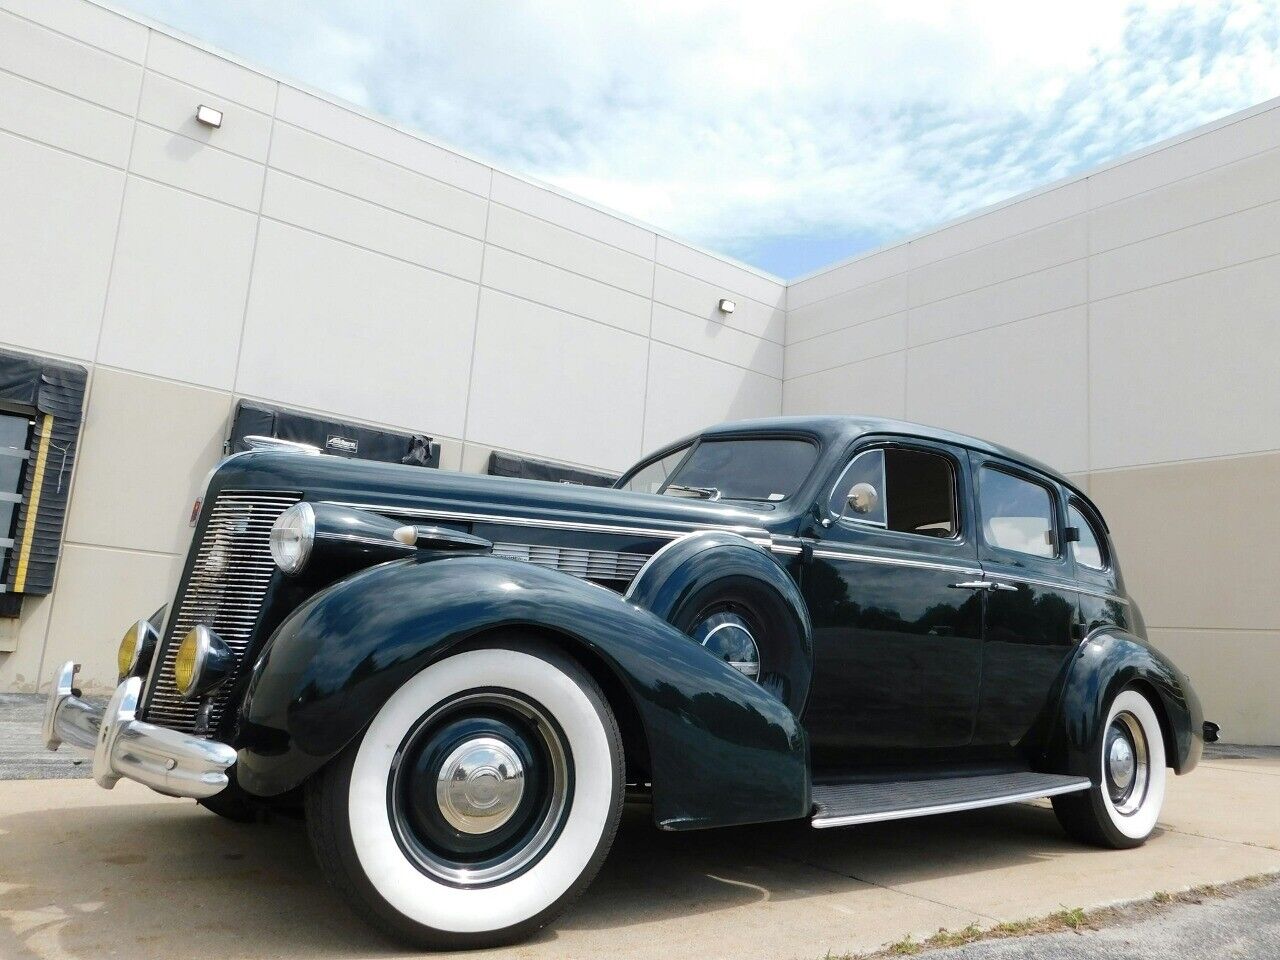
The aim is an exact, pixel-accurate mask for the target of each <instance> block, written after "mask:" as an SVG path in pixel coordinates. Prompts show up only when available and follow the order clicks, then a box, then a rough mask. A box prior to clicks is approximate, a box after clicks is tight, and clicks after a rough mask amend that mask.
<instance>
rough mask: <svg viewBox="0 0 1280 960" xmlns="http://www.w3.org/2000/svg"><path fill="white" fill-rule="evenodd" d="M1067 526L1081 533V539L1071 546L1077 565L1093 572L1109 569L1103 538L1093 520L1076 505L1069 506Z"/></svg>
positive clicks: (1070, 504)
mask: <svg viewBox="0 0 1280 960" xmlns="http://www.w3.org/2000/svg"><path fill="white" fill-rule="evenodd" d="M1067 525H1068V526H1071V527H1075V528H1076V529H1077V530H1079V531H1080V539H1079V540H1077V541H1076V542H1075V543H1073V544H1071V555H1072V556H1073V557H1075V560H1076V563H1078V564H1080V565H1081V566H1083V567H1089V568H1091V569H1093V570H1105V569H1107V555H1106V552H1105V551H1104V548H1103V546H1102V544H1103V538H1102V536H1101V535H1099V533H1098V528H1097V526H1096V525H1095V524H1094V522H1093V520H1092V518H1090V517H1089V515H1088V514H1086V513H1085V512H1084V511H1083V510H1081V509H1080V508H1079V507H1077V506H1076V505H1075V503H1069V504H1067Z"/></svg>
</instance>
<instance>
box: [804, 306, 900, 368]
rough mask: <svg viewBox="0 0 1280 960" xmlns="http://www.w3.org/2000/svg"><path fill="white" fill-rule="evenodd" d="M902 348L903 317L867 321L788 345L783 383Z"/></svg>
mask: <svg viewBox="0 0 1280 960" xmlns="http://www.w3.org/2000/svg"><path fill="white" fill-rule="evenodd" d="M906 345H907V315H906V314H905V313H896V314H893V315H892V316H888V317H880V318H879V319H878V320H868V321H867V322H865V323H860V324H858V325H857V326H854V327H846V328H845V329H843V330H837V331H836V332H835V333H828V334H825V335H824V336H821V337H812V338H811V339H808V340H802V341H800V342H799V343H793V344H791V345H790V346H789V347H787V379H791V378H792V377H803V376H805V375H807V374H810V373H818V372H819V371H822V370H830V369H832V368H834V367H842V366H846V365H847V364H850V363H856V362H857V361H859V360H866V359H867V358H869V357H878V356H881V355H883V354H886V353H894V352H895V351H898V350H902V349H904V348H905V347H906Z"/></svg>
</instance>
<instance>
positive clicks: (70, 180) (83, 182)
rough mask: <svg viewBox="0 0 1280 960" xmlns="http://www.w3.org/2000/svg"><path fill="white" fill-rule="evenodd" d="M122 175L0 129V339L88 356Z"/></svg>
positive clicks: (94, 340)
mask: <svg viewBox="0 0 1280 960" xmlns="http://www.w3.org/2000/svg"><path fill="white" fill-rule="evenodd" d="M123 187H124V174H123V173H121V172H120V171H119V170H112V169H109V168H107V167H103V166H100V165H99V164H96V163H91V162H89V161H88V160H82V159H80V158H79V157H73V156H71V155H69V154H66V153H62V152H60V151H58V150H52V149H50V148H49V147H42V146H40V145H38V144H34V143H29V142H27V141H25V140H20V139H18V138H17V137H12V136H9V135H8V134H4V133H0V210H3V211H4V229H3V230H0V342H5V343H12V344H15V345H17V346H23V347H30V348H32V349H34V350H45V351H48V352H50V353H57V354H61V355H63V356H71V357H78V358H84V359H92V358H93V354H94V350H95V349H96V348H97V343H98V327H99V325H100V324H101V322H102V306H103V301H104V299H105V297H106V293H107V273H108V271H109V270H110V266H111V250H112V246H113V243H114V240H115V231H116V222H117V220H118V218H119V215H120V195H121V191H122V190H123Z"/></svg>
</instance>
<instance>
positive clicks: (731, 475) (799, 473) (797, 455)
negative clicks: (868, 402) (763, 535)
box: [623, 437, 818, 503]
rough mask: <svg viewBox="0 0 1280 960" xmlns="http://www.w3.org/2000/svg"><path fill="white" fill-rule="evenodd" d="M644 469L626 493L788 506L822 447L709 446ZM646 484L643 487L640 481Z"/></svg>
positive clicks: (740, 442) (739, 442)
mask: <svg viewBox="0 0 1280 960" xmlns="http://www.w3.org/2000/svg"><path fill="white" fill-rule="evenodd" d="M686 453H688V448H687V447H685V448H682V449H680V450H678V451H676V452H675V453H673V454H668V455H667V456H666V457H664V458H663V459H662V460H660V461H655V462H654V463H652V464H649V465H648V466H646V467H643V468H641V469H640V470H639V471H637V473H636V474H635V475H634V476H632V477H631V478H630V480H628V481H627V482H626V483H625V484H623V487H624V488H625V489H630V490H644V491H645V492H646V493H660V494H665V495H666V496H671V497H691V498H696V499H701V500H721V499H723V500H760V501H763V502H766V503H774V502H777V501H779V500H785V499H787V497H789V496H791V495H792V494H794V493H795V492H796V490H797V489H799V487H800V484H801V483H803V482H804V479H805V477H807V476H808V475H809V471H810V470H811V469H812V468H813V464H814V461H816V460H817V458H818V447H817V444H815V443H812V442H811V441H809V440H801V439H796V438H782V437H768V438H764V437H762V438H737V439H726V440H703V441H701V442H700V443H698V444H697V445H696V446H694V448H693V451H692V452H691V453H688V456H687V457H686V456H685V454H686ZM640 480H644V481H646V482H643V483H639V484H637V481H640Z"/></svg>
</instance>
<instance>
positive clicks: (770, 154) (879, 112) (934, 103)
mask: <svg viewBox="0 0 1280 960" xmlns="http://www.w3.org/2000/svg"><path fill="white" fill-rule="evenodd" d="M127 2H129V3H130V5H131V6H133V7H135V8H137V9H139V10H141V11H143V12H146V13H149V14H151V15H153V16H156V17H160V18H163V19H166V20H168V21H169V22H171V23H174V24H175V25H176V26H178V27H180V28H182V29H185V30H188V31H189V32H192V33H194V34H196V35H198V36H201V37H204V38H206V39H208V40H210V41H211V42H213V43H217V44H219V45H222V46H225V47H227V48H229V49H231V50H234V51H236V52H238V53H241V54H242V55H244V56H245V57H247V58H249V59H252V60H256V61H258V62H261V63H263V64H265V65H267V66H270V67H272V68H274V69H277V70H279V71H280V72H282V73H285V74H287V75H292V76H296V77H298V78H299V79H301V80H303V81H305V82H307V83H310V84H312V85H314V86H317V87H320V88H323V89H327V90H330V91H332V92H333V93H335V94H337V95H338V96H341V97H344V98H347V99H349V100H352V101H355V102H357V103H360V104H362V105H364V106H367V107H369V108H371V109H373V110H376V111H379V112H382V113H386V114H389V115H391V116H393V117H395V118H396V119H398V120H400V121H402V122H405V123H407V124H410V125H412V126H415V127H417V128H419V129H421V130H422V131H423V132H424V133H426V134H427V135H429V136H433V137H436V138H439V139H440V140H443V141H445V142H447V143H452V144H455V145H457V146H459V147H462V148H464V149H466V150H468V151H470V152H473V153H475V154H478V155H480V156H482V157H484V158H486V159H491V160H493V161H494V162H496V163H498V164H499V165H502V166H507V167H511V168H514V169H516V170H519V171H522V172H525V173H528V174H530V175H533V176H537V177H540V178H542V179H545V180H548V181H551V182H552V183H556V184H558V185H560V186H562V187H564V188H565V189H568V190H571V191H573V192H575V193H578V194H580V195H582V196H584V197H587V198H589V199H591V200H594V201H596V202H598V203H601V204H604V205H606V206H609V207H613V208H615V209H617V210H621V211H623V212H625V213H627V214H630V215H632V216H636V217H639V218H641V219H643V220H647V221H649V222H652V223H655V224H658V225H660V226H661V227H663V228H664V229H667V230H670V231H672V232H674V233H676V234H678V235H682V236H686V237H689V238H690V239H692V240H695V241H698V242H701V243H703V244H706V245H708V246H711V247H715V248H719V249H724V250H727V251H728V252H731V253H734V254H737V255H739V256H741V257H743V258H744V259H748V260H752V261H753V262H759V263H761V265H762V266H764V267H766V268H770V267H773V268H775V269H778V270H780V271H781V272H783V273H794V272H796V270H797V269H799V268H800V266H801V265H800V264H799V262H798V261H797V260H796V258H795V257H794V256H791V257H789V256H788V255H787V254H786V252H785V250H786V238H788V237H806V238H819V239H821V238H828V239H830V240H831V241H832V243H836V244H838V242H839V239H840V238H849V241H848V242H849V243H850V244H854V243H861V244H863V245H866V244H868V243H874V242H879V241H885V240H890V239H893V238H894V237H897V236H901V235H903V234H906V233H911V232H914V231H916V230H919V229H922V228H924V227H927V226H929V225H930V224H933V223H937V222H939V221H941V220H944V219H947V218H950V217H953V216H957V215H960V214H962V213H964V212H966V211H968V210H972V209H974V208H976V207H979V206H982V205H984V204H987V203H991V202H994V201H996V200H999V199H1001V198H1003V197H1006V196H1009V195H1012V194H1015V193H1018V192H1021V191H1023V190H1026V189H1030V188H1032V187H1035V186H1037V185H1038V184H1041V183H1044V182H1046V181H1048V180H1051V179H1053V178H1056V177H1060V176H1063V175H1066V174H1069V173H1072V172H1075V171H1078V170H1080V169H1083V168H1087V167H1089V166H1092V165H1095V164H1097V163H1100V162H1103V161H1105V160H1107V159H1109V158H1111V157H1114V156H1117V155H1118V154H1120V153H1123V152H1126V151H1128V150H1131V149H1134V148H1137V147H1140V146H1142V145H1144V144H1146V143H1150V142H1152V141H1154V140H1157V139H1160V138H1161V137H1164V136H1168V135H1170V134H1173V133H1177V132H1179V131H1181V130H1184V129H1187V128H1189V127H1192V126H1195V125H1196V124H1198V123H1202V122H1204V121H1206V120H1208V119H1210V118H1212V117H1215V116H1219V115H1222V114H1224V113H1227V112H1230V111H1232V110H1235V109H1239V108H1242V107H1245V106H1249V105H1251V104H1253V103H1256V102H1258V101H1260V100H1263V99H1266V98H1267V97H1270V96H1274V95H1276V94H1277V93H1280V58H1278V56H1277V53H1278V51H1280V12H1278V10H1277V6H1276V4H1275V3H1264V2H1260V0H1224V2H1221V3H1212V4H1205V3H1194V4H1179V3H1174V2H1149V3H1139V4H1135V5H1132V6H1128V7H1126V6H1123V5H1121V4H1118V3H1115V2H1108V0H1076V2H1072V3H1065V2H1054V3H1027V2H1025V0H1021V2H1014V0H989V2H981V3H968V4H960V3H956V2H952V0H916V2H912V3H902V2H889V0H874V2H864V3H859V4H857V5H851V4H848V3H847V2H838V0H792V2H788V3H778V2H776V0H770V2H757V0H752V2H719V0H717V2H711V0H650V2H645V3H641V2H634V3H607V4H606V3H588V2H573V3H571V2H568V0H542V2H538V3H533V2H524V3H504V4H494V3H488V4H486V3H477V2H474V0H445V2H433V3H430V4H418V3H409V2H403V3H398V4H397V3H390V2H377V3H363V4H355V5H353V4H349V3H344V2H341V0H310V2H302V0H285V2H277V3H274V4H261V3H258V2H253V0H229V2H228V0H186V2H184V3H181V4H175V3H173V2H172V0H168V2H166V0H127ZM824 251H825V252H824V254H823V256H828V255H829V253H830V250H829V245H828V247H824ZM847 252H849V253H852V252H854V251H853V249H852V248H851V249H849V250H848V251H847ZM815 265H816V264H815Z"/></svg>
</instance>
